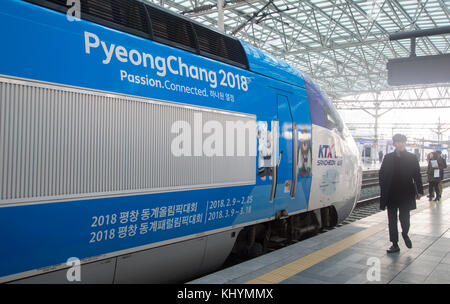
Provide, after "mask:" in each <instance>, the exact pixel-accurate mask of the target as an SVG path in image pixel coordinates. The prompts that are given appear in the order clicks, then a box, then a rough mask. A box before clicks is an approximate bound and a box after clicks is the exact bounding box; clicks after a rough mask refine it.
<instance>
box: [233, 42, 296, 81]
mask: <svg viewBox="0 0 450 304" xmlns="http://www.w3.org/2000/svg"><path fill="white" fill-rule="evenodd" d="M241 44H242V46H243V47H244V50H245V54H246V55H247V60H248V65H249V70H250V71H252V72H255V73H258V74H261V75H265V76H268V77H271V78H274V79H277V80H280V81H284V82H287V83H289V84H292V85H295V86H300V87H303V88H304V87H305V81H304V77H305V76H304V75H303V74H302V73H301V72H300V71H299V70H298V69H296V68H295V67H293V66H292V65H290V64H289V63H287V62H285V61H283V60H281V59H279V58H277V57H274V56H272V55H270V54H269V53H266V52H264V51H262V50H260V49H257V48H255V47H254V46H252V45H250V44H248V43H245V42H243V41H241Z"/></svg>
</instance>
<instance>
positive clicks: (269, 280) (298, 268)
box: [245, 205, 429, 284]
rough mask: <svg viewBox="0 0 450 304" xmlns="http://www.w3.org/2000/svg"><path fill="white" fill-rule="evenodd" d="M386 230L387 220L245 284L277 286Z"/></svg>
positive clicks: (413, 212) (416, 211)
mask: <svg viewBox="0 0 450 304" xmlns="http://www.w3.org/2000/svg"><path fill="white" fill-rule="evenodd" d="M427 208H429V205H425V206H420V207H419V208H417V209H416V210H414V211H412V212H411V215H414V214H416V213H418V212H421V211H423V210H424V209H427ZM386 228H387V219H386V221H385V222H383V223H380V224H377V225H375V226H372V227H370V228H367V229H365V230H363V231H360V232H357V233H355V234H353V235H351V236H349V237H346V238H345V239H343V240H341V241H338V242H336V243H333V244H331V245H330V246H327V247H325V248H322V249H319V250H316V251H314V252H313V253H310V254H308V255H307V256H304V257H301V258H299V259H297V260H295V261H293V262H291V263H289V264H286V265H284V266H281V267H279V268H277V269H274V270H272V271H270V272H268V273H266V274H263V275H261V276H259V277H256V278H254V279H252V280H250V281H248V282H245V284H278V283H280V282H282V281H284V280H286V279H288V278H290V277H292V276H294V275H296V274H298V273H299V272H302V271H303V270H306V269H308V268H310V267H312V266H314V265H316V264H318V263H320V262H322V261H324V260H326V259H328V258H330V257H332V256H334V255H336V254H337V253H339V252H341V251H344V250H345V249H347V248H350V247H351V246H353V245H355V244H356V243H358V242H360V241H362V240H364V239H366V238H368V237H369V236H371V235H373V234H375V233H377V232H380V231H382V230H384V229H386Z"/></svg>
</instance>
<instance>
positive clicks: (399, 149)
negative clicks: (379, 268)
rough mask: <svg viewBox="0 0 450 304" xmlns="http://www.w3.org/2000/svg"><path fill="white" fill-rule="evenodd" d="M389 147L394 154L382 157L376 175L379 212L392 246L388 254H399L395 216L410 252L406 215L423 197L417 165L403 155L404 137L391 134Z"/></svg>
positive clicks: (414, 160)
mask: <svg viewBox="0 0 450 304" xmlns="http://www.w3.org/2000/svg"><path fill="white" fill-rule="evenodd" d="M392 143H393V145H394V147H395V151H394V152H392V153H389V154H386V156H385V157H384V159H383V163H382V164H381V168H380V172H379V181H380V190H381V197H380V209H381V210H384V209H386V207H387V213H388V220H389V238H390V241H391V242H392V246H391V247H390V248H389V249H388V250H387V252H388V253H393V252H398V251H400V247H399V246H398V228H397V213H399V219H400V224H401V227H402V236H403V239H404V241H405V244H406V247H408V248H412V242H411V240H410V238H409V237H408V231H409V226H410V221H409V212H410V211H411V210H413V209H416V199H420V197H421V196H422V195H423V185H422V177H421V175H420V166H419V161H418V160H417V158H416V156H415V155H414V154H412V153H409V152H407V151H406V136H405V135H402V134H395V135H394V137H393V138H392Z"/></svg>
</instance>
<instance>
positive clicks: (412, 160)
mask: <svg viewBox="0 0 450 304" xmlns="http://www.w3.org/2000/svg"><path fill="white" fill-rule="evenodd" d="M395 153H396V152H395V151H394V152H392V153H389V154H386V156H385V157H384V159H383V163H382V164H381V168H380V171H379V181H380V190H381V197H380V209H381V210H384V209H385V208H386V207H389V206H392V205H394V204H396V203H397V204H398V203H399V202H392V199H391V198H390V197H389V194H391V193H392V192H391V185H392V178H393V176H394V161H395ZM402 153H404V154H403V155H402V157H405V160H404V162H403V163H404V164H405V165H404V166H403V167H402V168H399V170H402V171H403V173H404V176H408V177H409V176H410V177H411V178H410V181H411V182H410V183H408V188H407V191H405V192H404V193H403V195H401V200H400V201H401V204H402V206H405V205H406V206H407V207H408V208H409V210H413V209H416V195H417V194H418V193H420V194H423V185H422V176H421V174H420V166H419V162H418V160H417V157H416V156H415V155H414V154H412V153H409V152H406V151H405V152H402ZM392 190H393V191H395V189H392ZM390 199H391V200H390ZM406 206H405V207H406Z"/></svg>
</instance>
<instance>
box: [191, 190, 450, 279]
mask: <svg viewBox="0 0 450 304" xmlns="http://www.w3.org/2000/svg"><path fill="white" fill-rule="evenodd" d="M399 232H401V228H400V224H399ZM409 237H410V238H411V240H412V243H413V247H412V248H411V249H408V248H407V247H406V246H405V244H404V242H403V239H402V237H401V234H400V233H399V246H400V252H397V253H390V254H388V253H387V252H386V249H388V248H389V247H390V245H391V243H390V242H389V232H388V223H387V212H386V211H381V212H379V213H377V214H374V215H372V216H369V217H366V218H363V219H361V220H359V221H356V222H353V223H351V224H347V225H343V226H341V227H338V228H336V229H333V230H330V231H327V232H325V233H322V234H319V235H317V236H314V237H311V238H309V239H306V240H304V241H300V242H298V243H296V244H293V245H290V246H287V247H284V248H282V249H279V250H276V251H273V252H271V253H269V254H266V255H263V256H260V257H258V258H255V259H252V260H249V261H246V262H244V263H241V264H238V265H234V266H232V267H230V268H227V269H223V270H221V271H218V272H215V273H212V274H210V275H207V276H204V277H202V278H199V279H196V280H194V281H191V282H189V284H199V283H201V284H244V283H247V284H344V283H345V284H366V283H369V284H371V283H378V284H380V283H381V284H411V283H417V284H421V283H429V284H436V283H438V284H439V283H440V284H449V283H450V189H449V188H447V189H444V191H443V195H442V200H441V201H440V202H429V201H428V198H427V197H426V196H424V197H422V199H421V200H420V201H418V202H417V209H416V210H413V211H411V228H410V232H409Z"/></svg>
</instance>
